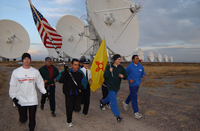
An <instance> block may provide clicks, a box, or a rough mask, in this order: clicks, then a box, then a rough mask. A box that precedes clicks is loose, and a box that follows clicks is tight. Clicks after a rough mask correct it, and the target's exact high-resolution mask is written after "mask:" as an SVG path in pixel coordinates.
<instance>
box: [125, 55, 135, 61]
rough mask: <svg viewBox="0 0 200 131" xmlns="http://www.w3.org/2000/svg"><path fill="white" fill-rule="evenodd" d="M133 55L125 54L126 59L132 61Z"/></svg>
mask: <svg viewBox="0 0 200 131" xmlns="http://www.w3.org/2000/svg"><path fill="white" fill-rule="evenodd" d="M132 56H133V54H132V55H129V56H124V58H125V59H126V61H132Z"/></svg>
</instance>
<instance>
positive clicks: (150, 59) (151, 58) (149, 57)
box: [147, 51, 154, 62]
mask: <svg viewBox="0 0 200 131" xmlns="http://www.w3.org/2000/svg"><path fill="white" fill-rule="evenodd" d="M147 60H148V61H149V62H153V61H154V54H153V52H152V51H149V55H148V56H147Z"/></svg>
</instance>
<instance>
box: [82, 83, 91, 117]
mask: <svg viewBox="0 0 200 131" xmlns="http://www.w3.org/2000/svg"><path fill="white" fill-rule="evenodd" d="M81 104H84V106H83V114H86V115H87V114H88V109H89V105H90V86H88V87H87V88H86V89H85V90H84V91H82V96H81Z"/></svg>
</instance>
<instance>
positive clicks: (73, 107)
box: [65, 96, 81, 123]
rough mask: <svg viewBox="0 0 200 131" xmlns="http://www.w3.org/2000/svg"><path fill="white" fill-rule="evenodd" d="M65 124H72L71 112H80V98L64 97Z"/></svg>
mask: <svg viewBox="0 0 200 131" xmlns="http://www.w3.org/2000/svg"><path fill="white" fill-rule="evenodd" d="M65 104H66V115H67V123H70V122H72V113H73V111H77V112H79V111H80V110H81V96H65Z"/></svg>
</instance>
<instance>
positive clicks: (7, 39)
mask: <svg viewBox="0 0 200 131" xmlns="http://www.w3.org/2000/svg"><path fill="white" fill-rule="evenodd" d="M0 29H1V31H0V56H1V57H4V58H8V59H16V58H18V57H21V56H22V54H23V53H24V52H27V51H28V49H29V47H30V38H29V35H28V33H27V31H26V29H25V28H24V27H23V26H22V25H20V24H19V23H17V22H15V21H12V20H0Z"/></svg>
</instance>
